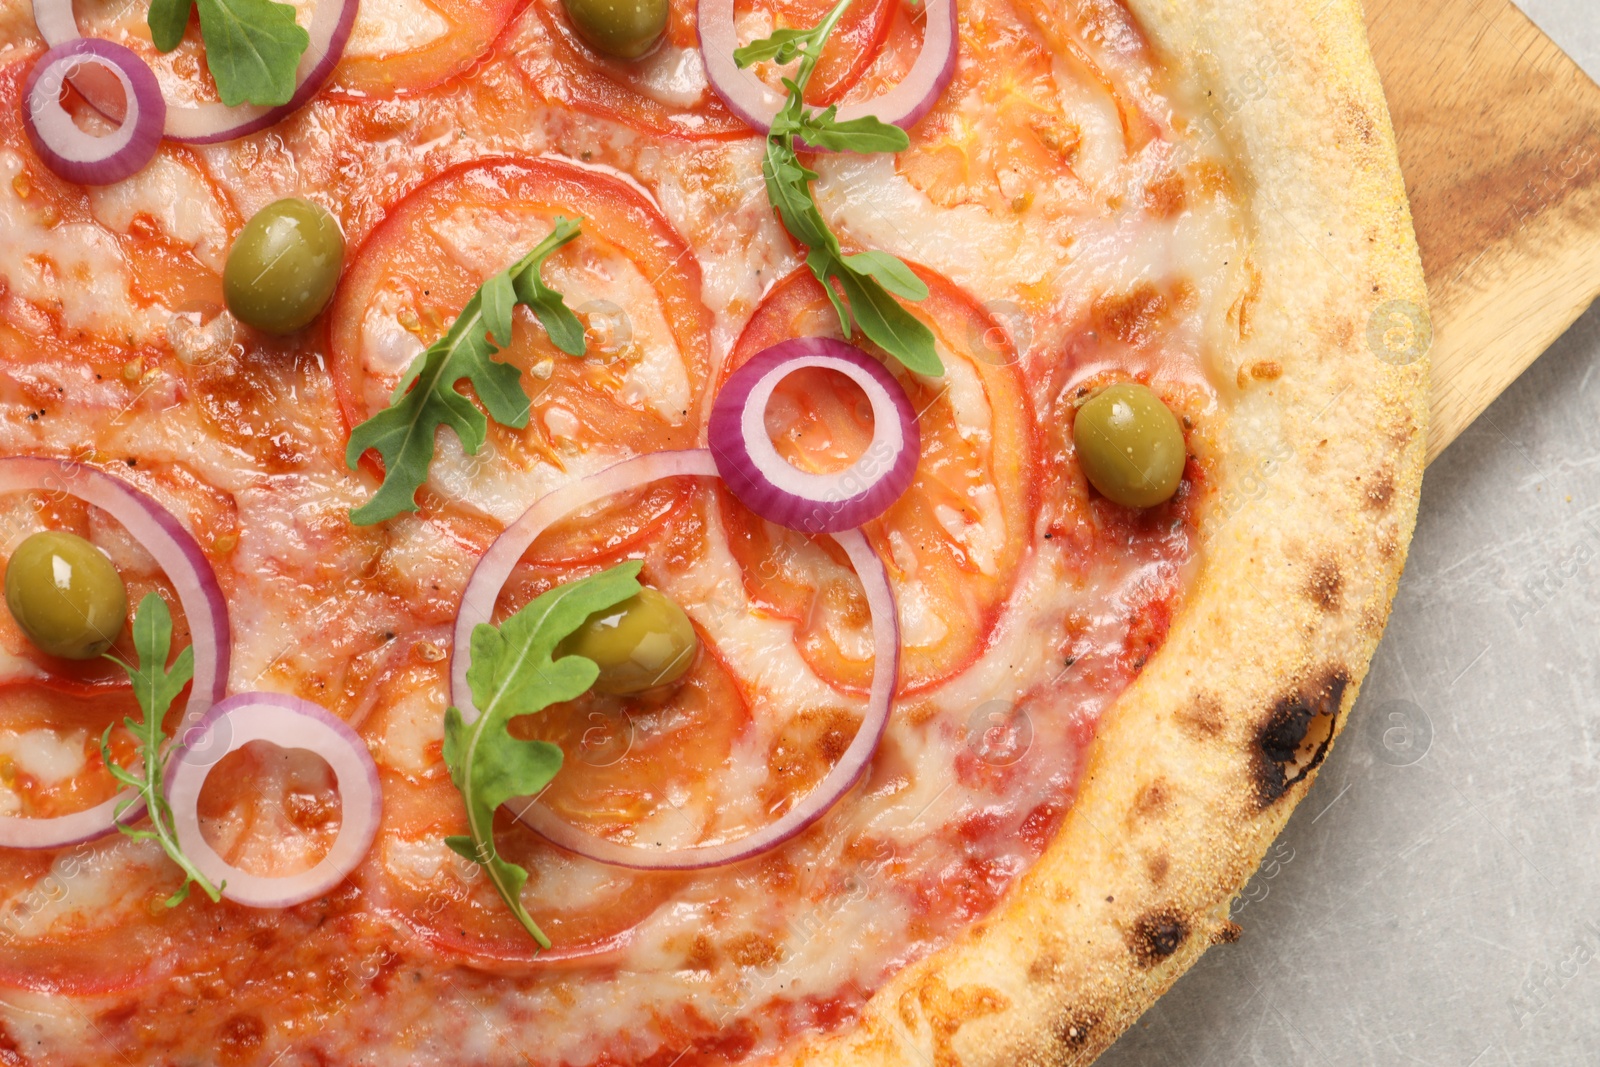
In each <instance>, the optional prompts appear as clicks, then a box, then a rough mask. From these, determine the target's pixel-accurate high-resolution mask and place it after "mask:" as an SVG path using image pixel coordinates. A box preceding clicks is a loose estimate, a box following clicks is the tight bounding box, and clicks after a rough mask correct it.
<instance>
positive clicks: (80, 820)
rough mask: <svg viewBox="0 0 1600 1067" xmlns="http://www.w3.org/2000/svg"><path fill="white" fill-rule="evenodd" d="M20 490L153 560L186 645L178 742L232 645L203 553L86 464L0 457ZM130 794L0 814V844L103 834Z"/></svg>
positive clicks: (219, 684)
mask: <svg viewBox="0 0 1600 1067" xmlns="http://www.w3.org/2000/svg"><path fill="white" fill-rule="evenodd" d="M22 492H45V493H64V494H66V495H67V496H74V497H77V498H78V499H79V500H82V501H84V502H85V503H87V504H91V505H93V506H94V507H97V508H99V509H100V510H101V511H104V512H105V513H106V514H107V515H110V516H111V517H112V518H113V519H116V520H117V521H118V522H120V523H121V524H122V526H123V528H124V529H126V530H127V531H128V532H129V533H130V534H132V535H133V538H134V540H136V541H138V542H139V544H140V545H141V546H143V548H144V549H145V551H147V552H149V553H150V555H151V556H153V557H154V558H155V561H156V563H157V564H158V565H159V566H160V567H161V569H162V571H163V572H164V573H165V574H166V576H167V580H168V581H169V582H171V583H172V587H173V589H174V590H175V591H176V592H177V594H178V602H179V603H180V604H182V605H183V613H184V615H185V617H186V618H187V619H188V621H189V631H190V633H191V634H192V635H193V638H192V639H193V644H194V683H193V684H192V685H191V686H190V688H189V700H188V703H187V704H185V705H184V709H183V718H182V720H181V721H180V723H179V725H178V728H177V730H176V731H175V735H174V736H176V737H177V738H178V739H179V741H180V742H181V740H182V739H183V738H184V737H185V736H187V733H188V731H189V730H191V729H192V728H193V727H194V726H195V725H196V724H198V723H199V721H200V719H201V717H202V716H203V715H205V713H206V711H207V710H209V709H210V708H211V706H212V705H214V704H215V703H216V702H217V701H219V700H221V699H222V694H223V692H224V690H225V689H226V687H227V684H228V659H229V654H230V650H231V647H232V642H233V637H232V631H231V629H230V627H229V625H228V605H227V602H226V601H225V600H224V599H223V597H222V588H221V587H220V586H219V585H217V576H216V574H215V572H213V571H212V569H211V563H210V561H208V560H207V559H206V556H205V553H204V552H202V551H201V550H200V546H199V544H197V543H196V542H195V539H194V537H193V536H191V535H190V533H189V531H187V530H185V529H184V528H183V524H182V523H181V522H179V521H178V519H177V518H176V517H175V516H174V515H173V514H172V512H170V511H168V510H167V509H166V508H164V507H162V506H161V505H160V504H158V503H156V502H155V501H154V500H152V499H151V498H150V497H148V496H146V495H145V494H144V493H142V492H140V491H139V490H137V489H135V488H133V487H132V486H131V485H128V484H126V483H125V482H122V481H119V480H117V479H116V478H113V477H112V476H111V475H109V474H106V473H105V472H103V471H100V470H97V469H95V468H94V467H89V466H86V465H84V464H82V463H73V462H70V461H68V460H62V459H47V458H43V457H19V458H14V459H0V493H22ZM130 796H131V794H130V793H122V794H119V795H118V796H116V797H113V798H112V799H110V800H107V801H106V802H104V803H103V804H97V805H95V806H94V807H92V808H88V809H85V810H84V811H76V812H73V813H72V814H71V815H59V816H56V817H55V818H50V819H30V818H23V817H19V816H14V815H8V816H0V846H4V847H7V848H60V847H62V846H64V845H75V844H77V843H78V842H80V841H90V840H93V839H94V838H97V837H101V836H104V835H105V834H108V833H110V832H111V831H112V829H114V827H115V818H116V809H117V805H119V804H121V803H123V802H124V801H126V800H128V799H129V797H130ZM143 814H144V806H143V804H135V805H132V806H130V807H129V808H128V810H127V811H125V812H123V814H122V821H123V822H125V823H131V822H135V821H137V820H138V819H139V818H140V816H142V815H143Z"/></svg>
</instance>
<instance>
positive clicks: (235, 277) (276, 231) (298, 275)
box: [222, 197, 344, 334]
mask: <svg viewBox="0 0 1600 1067" xmlns="http://www.w3.org/2000/svg"><path fill="white" fill-rule="evenodd" d="M343 269H344V234H343V233H342V232H340V230H339V223H338V222H337V221H336V220H335V219H334V217H333V216H332V215H330V214H328V213H327V212H326V211H324V210H323V209H322V208H320V207H318V206H317V205H316V204H313V203H311V202H310V201H308V200H300V199H297V198H295V197H290V198H289V199H287V200H279V201H278V202H277V203H274V204H268V205H267V206H266V207H264V208H262V209H261V210H260V211H258V212H256V215H255V217H254V218H252V219H251V220H250V221H249V222H248V223H246V224H245V227H244V229H242V230H240V231H239V236H238V238H237V239H235V240H234V242H233V247H232V248H231V249H229V250H228V264H227V266H226V267H225V268H224V269H223V272H222V295H223V298H224V299H226V300H227V302H228V310H229V311H231V312H233V316H234V318H236V319H238V320H239V321H240V322H244V323H248V324H249V325H251V326H254V327H255V328H256V329H258V330H261V331H262V332H264V333H273V334H290V333H294V332H295V331H296V330H302V329H305V327H307V326H309V325H311V322H312V320H313V319H315V318H316V317H317V316H318V315H320V314H322V309H323V308H325V307H327V306H328V301H330V300H332V299H333V291H334V289H335V288H337V287H338V285H339V272H340V271H341V270H343Z"/></svg>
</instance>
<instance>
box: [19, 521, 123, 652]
mask: <svg viewBox="0 0 1600 1067" xmlns="http://www.w3.org/2000/svg"><path fill="white" fill-rule="evenodd" d="M6 606H7V607H8V608H10V609H11V617H12V618H14V619H16V620H17V625H18V626H20V627H22V632H23V633H24V634H26V635H27V637H28V640H30V641H32V642H33V643H34V644H35V645H38V646H39V648H41V649H43V650H44V651H45V652H48V653H49V654H50V655H52V656H62V657H64V658H66V659H93V658H94V657H95V656H98V655H100V654H101V653H102V652H104V651H105V650H106V649H108V648H110V647H111V645H112V642H114V641H116V639H117V635H118V634H120V633H122V627H123V624H124V623H125V622H126V621H127V618H128V589H127V586H125V585H124V584H123V582H122V575H120V574H118V573H117V568H116V567H114V566H112V565H111V561H110V560H109V559H107V558H106V554H105V553H104V552H101V551H100V550H99V549H98V548H96V547H94V545H92V544H90V543H89V542H88V541H85V540H84V539H83V538H81V537H79V536H78V535H77V534H70V533H64V532H61V531H58V530H47V531H45V532H43V533H36V534H33V535H32V536H30V537H28V538H27V539H26V540H24V541H23V542H22V544H20V545H18V546H17V550H16V551H15V552H13V553H11V559H10V560H9V561H8V562H7V563H6Z"/></svg>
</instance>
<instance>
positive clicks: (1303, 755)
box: [1255, 668, 1350, 808]
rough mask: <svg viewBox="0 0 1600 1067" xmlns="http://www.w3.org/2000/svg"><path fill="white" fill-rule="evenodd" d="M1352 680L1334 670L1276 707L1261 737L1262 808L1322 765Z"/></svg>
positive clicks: (1258, 793) (1258, 789)
mask: <svg viewBox="0 0 1600 1067" xmlns="http://www.w3.org/2000/svg"><path fill="white" fill-rule="evenodd" d="M1349 682H1350V679H1349V677H1348V676H1347V675H1346V674H1345V672H1344V670H1343V669H1342V668H1335V669H1331V670H1329V671H1328V672H1327V673H1326V674H1324V675H1323V676H1322V678H1321V680H1320V681H1318V682H1316V683H1315V684H1313V685H1310V686H1307V687H1306V688H1304V689H1302V690H1300V691H1298V692H1293V693H1289V694H1287V695H1285V696H1282V697H1280V698H1279V699H1278V701H1277V702H1276V703H1275V704H1273V705H1272V709H1271V710H1270V711H1269V712H1268V713H1267V717H1266V719H1265V721H1263V722H1262V724H1261V727H1260V729H1258V730H1257V731H1256V739H1255V750H1256V759H1255V781H1256V799H1257V801H1258V803H1259V804H1260V806H1261V807H1262V808H1266V807H1268V806H1270V805H1271V804H1273V803H1274V802H1275V801H1276V800H1277V799H1278V798H1279V797H1281V796H1283V794H1284V793H1286V792H1288V791H1289V789H1290V787H1292V786H1294V785H1295V784H1296V783H1298V782H1300V781H1301V780H1302V779H1304V778H1305V777H1306V776H1307V775H1308V774H1310V773H1311V772H1312V771H1314V770H1316V769H1317V767H1318V765H1319V764H1321V763H1322V760H1323V757H1325V756H1326V755H1327V754H1328V746H1329V745H1331V744H1332V743H1333V733H1334V728H1335V726H1336V725H1337V724H1338V719H1339V710H1340V703H1341V702H1342V701H1343V699H1344V691H1345V687H1346V686H1347V685H1349Z"/></svg>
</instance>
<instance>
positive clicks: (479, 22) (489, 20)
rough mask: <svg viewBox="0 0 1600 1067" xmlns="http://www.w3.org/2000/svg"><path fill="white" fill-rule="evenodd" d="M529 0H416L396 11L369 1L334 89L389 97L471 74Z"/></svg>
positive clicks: (333, 82) (332, 83)
mask: <svg viewBox="0 0 1600 1067" xmlns="http://www.w3.org/2000/svg"><path fill="white" fill-rule="evenodd" d="M523 2H525V0H410V3H409V4H407V5H403V7H404V8H407V9H406V10H401V11H400V12H398V13H395V12H388V11H385V10H384V7H385V5H384V4H383V3H381V2H379V3H373V0H366V2H365V3H363V4H362V10H361V12H360V13H359V14H358V15H357V16H356V25H355V29H354V31H353V32H352V34H351V38H350V43H349V45H348V46H347V47H346V49H345V54H344V58H343V59H341V60H340V61H339V65H338V67H336V68H335V69H334V72H333V78H332V80H331V81H330V82H329V88H330V90H331V91H332V92H334V93H335V94H348V95H351V96H357V97H364V98H373V97H376V98H379V99H383V98H387V97H391V96H396V95H400V94H403V93H414V92H422V91H424V90H426V89H431V88H433V87H434V86H437V85H440V84H442V83H444V82H446V81H449V80H450V79H451V78H454V77H457V76H458V75H462V74H466V73H467V72H468V71H470V70H472V68H473V67H474V66H475V65H476V64H477V63H478V62H479V61H480V60H481V59H482V58H483V57H484V56H485V55H486V54H488V52H489V50H490V49H491V48H492V47H493V45H494V42H495V39H496V38H497V37H499V36H500V33H501V31H502V30H503V29H505V25H506V23H507V22H508V21H510V19H511V16H512V14H513V13H514V12H515V11H516V10H517V8H518V7H519V6H520V5H521V4H522V3H523ZM419 7H420V10H416V8H419ZM397 14H398V17H397ZM385 16H387V17H385ZM408 33H409V34H412V35H414V36H412V37H408V36H407V34H408Z"/></svg>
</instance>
